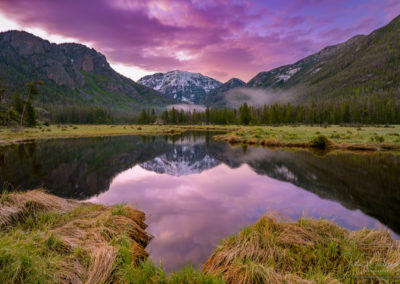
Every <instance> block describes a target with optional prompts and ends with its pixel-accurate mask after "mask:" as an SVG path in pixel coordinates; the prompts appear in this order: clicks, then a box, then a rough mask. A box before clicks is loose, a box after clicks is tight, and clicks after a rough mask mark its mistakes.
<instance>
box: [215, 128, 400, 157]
mask: <svg viewBox="0 0 400 284" xmlns="http://www.w3.org/2000/svg"><path fill="white" fill-rule="evenodd" d="M214 138H215V139H217V140H223V141H227V142H229V143H231V144H239V143H240V144H250V145H262V146H268V147H302V148H308V147H316V148H328V149H329V148H330V149H347V150H371V151H376V150H398V149H400V126H399V125H396V126H362V127H358V126H356V127H341V126H335V125H331V126H327V127H320V126H304V125H301V126H279V127H271V126H269V127H268V126H262V127H240V128H239V129H238V130H236V131H233V132H229V133H227V134H224V135H218V136H215V137H214Z"/></svg>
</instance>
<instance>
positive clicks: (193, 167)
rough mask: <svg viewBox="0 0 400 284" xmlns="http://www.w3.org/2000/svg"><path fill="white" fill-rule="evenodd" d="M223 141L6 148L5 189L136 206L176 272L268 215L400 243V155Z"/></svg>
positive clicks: (0, 160)
mask: <svg viewBox="0 0 400 284" xmlns="http://www.w3.org/2000/svg"><path fill="white" fill-rule="evenodd" d="M212 135H213V133H187V134H184V135H179V136H174V137H173V138H171V137H162V136H153V137H146V136H143V137H141V136H122V137H107V138H88V139H65V140H48V141H41V142H37V143H31V144H21V145H13V146H7V147H1V148H0V182H1V183H2V184H3V185H4V188H6V187H7V184H11V185H12V186H13V187H14V188H20V189H28V188H36V187H39V186H43V187H45V188H47V189H48V190H49V191H50V192H52V193H54V194H56V195H59V196H62V197H69V198H76V199H79V200H84V201H90V202H95V203H101V204H106V205H112V204H117V203H130V204H133V205H134V206H135V207H136V208H138V209H140V210H142V211H144V212H145V213H146V215H147V224H148V225H149V227H148V229H147V231H148V232H149V233H150V234H152V235H153V236H154V239H153V240H152V241H151V243H150V245H149V246H148V248H147V250H148V251H149V252H150V257H151V258H152V260H153V261H155V262H156V263H159V262H162V264H163V266H164V267H165V268H166V269H167V270H171V269H176V268H179V267H182V266H183V265H186V264H188V263H192V264H194V265H196V266H197V265H201V264H202V263H203V262H204V261H205V260H206V259H207V257H208V256H209V255H210V254H211V252H212V251H213V250H214V248H215V246H216V245H217V244H218V242H219V241H220V240H221V239H223V238H225V237H227V236H229V235H231V234H233V233H235V232H237V231H238V230H240V229H241V228H243V227H244V226H247V225H251V224H253V223H254V222H256V221H257V220H258V219H259V218H260V217H261V216H262V215H263V214H265V213H268V212H269V213H273V214H277V213H276V212H279V214H281V215H282V216H285V218H289V219H293V220H296V219H298V218H299V217H301V216H307V217H314V218H326V219H330V220H333V221H334V222H336V223H337V224H339V225H341V226H344V227H346V228H348V229H352V230H355V229H361V228H363V227H368V228H387V229H388V230H389V231H390V232H391V233H392V235H393V236H394V237H395V238H398V234H399V233H400V218H398V217H399V215H398V212H400V155H397V154H389V153H374V154H368V155H367V154H362V155H360V154H355V153H330V154H327V155H316V154H315V153H314V154H313V153H310V152H307V151H288V150H268V149H264V148H251V147H248V148H246V147H245V148H242V147H236V148H232V147H231V146H230V145H229V144H226V143H224V142H217V141H213V140H212Z"/></svg>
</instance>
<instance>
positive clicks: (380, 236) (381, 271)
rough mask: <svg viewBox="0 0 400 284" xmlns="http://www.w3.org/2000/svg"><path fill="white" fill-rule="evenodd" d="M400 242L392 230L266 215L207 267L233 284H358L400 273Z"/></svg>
mask: <svg viewBox="0 0 400 284" xmlns="http://www.w3.org/2000/svg"><path fill="white" fill-rule="evenodd" d="M399 269H400V250H399V244H398V243H397V242H396V241H394V240H393V239H392V238H391V237H390V235H389V233H388V232H387V231H371V230H366V229H363V230H360V231H354V232H352V231H348V230H346V229H343V228H340V227H338V226H337V225H335V224H333V223H332V222H330V221H325V220H312V219H300V220H299V221H298V222H295V223H283V222H278V221H276V220H275V219H273V218H271V217H268V216H264V217H262V218H261V219H260V220H259V221H258V222H257V223H256V224H254V225H253V226H250V227H247V228H245V229H243V230H242V231H240V232H239V233H238V234H236V235H234V236H231V237H229V238H227V239H226V240H225V241H223V242H222V243H221V245H220V246H219V247H218V248H217V249H216V250H215V251H214V253H213V254H212V255H211V257H210V258H209V259H208V260H207V262H206V263H205V264H204V266H203V272H204V273H206V274H208V273H211V274H215V273H220V274H222V275H223V277H224V279H225V280H226V281H227V282H228V283H343V282H344V283H354V282H355V281H356V280H355V277H356V276H362V275H372V276H374V277H376V278H374V279H373V280H372V282H373V283H376V282H378V283H380V282H382V283H385V279H383V278H379V277H387V276H398V275H399Z"/></svg>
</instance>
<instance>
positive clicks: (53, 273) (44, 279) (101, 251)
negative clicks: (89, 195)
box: [0, 190, 222, 283]
mask: <svg viewBox="0 0 400 284" xmlns="http://www.w3.org/2000/svg"><path fill="white" fill-rule="evenodd" d="M144 218H145V216H144V214H143V212H140V211H137V210H135V209H132V208H131V207H128V206H112V207H107V206H102V205H94V204H89V203H79V202H76V201H73V200H66V199H62V198H58V197H55V196H53V195H49V194H46V193H44V192H43V191H40V190H34V191H29V192H27V193H12V194H7V193H3V194H2V195H1V197H0V229H1V230H0V283H222V279H221V278H218V277H214V276H208V275H203V274H201V273H200V272H198V271H196V270H195V269H193V268H192V267H186V268H184V269H182V270H181V271H178V272H176V273H172V274H171V275H168V276H167V275H166V273H165V272H164V271H163V270H162V269H161V268H159V267H157V266H155V265H154V264H152V263H151V262H150V261H148V260H147V256H148V254H147V252H146V251H145V247H146V245H147V244H148V242H149V241H150V239H151V236H150V235H148V234H147V233H146V231H145V228H146V224H145V223H144Z"/></svg>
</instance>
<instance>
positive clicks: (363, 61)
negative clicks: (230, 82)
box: [247, 16, 400, 103]
mask: <svg viewBox="0 0 400 284" xmlns="http://www.w3.org/2000/svg"><path fill="white" fill-rule="evenodd" d="M399 71H400V16H397V17H396V18H394V19H393V20H392V21H391V22H390V23H389V24H387V25H385V26H383V27H381V28H379V29H376V30H374V31H373V32H371V33H370V34H368V35H357V36H354V37H352V38H350V39H349V40H347V41H345V42H342V43H339V44H337V45H332V46H327V47H325V48H323V49H322V50H320V51H318V52H316V53H314V54H312V55H310V56H307V57H305V58H303V59H300V60H298V61H296V62H295V63H293V64H288V65H284V66H280V67H277V68H274V69H271V70H269V71H265V72H260V73H258V74H257V75H256V76H255V77H253V78H252V79H251V80H250V81H249V82H248V83H247V87H248V88H259V89H272V90H281V91H282V90H283V91H285V90H295V92H294V93H295V96H294V97H293V101H294V102H300V103H301V102H310V101H311V100H321V101H324V100H332V99H336V98H345V97H349V96H354V95H356V96H362V95H366V96H368V95H372V94H379V95H390V96H393V95H394V96H395V95H396V94H398V92H399V91H400V88H399V86H400V75H399V73H400V72H399Z"/></svg>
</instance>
